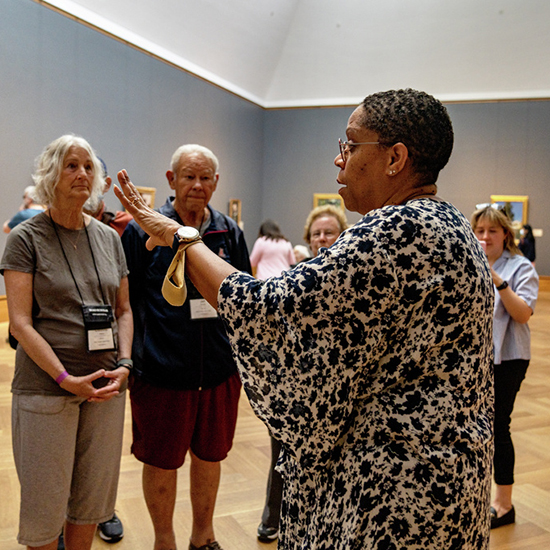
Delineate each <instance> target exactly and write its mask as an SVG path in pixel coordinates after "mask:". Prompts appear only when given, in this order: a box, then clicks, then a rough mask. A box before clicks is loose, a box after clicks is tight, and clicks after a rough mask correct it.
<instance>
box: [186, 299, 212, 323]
mask: <svg viewBox="0 0 550 550" xmlns="http://www.w3.org/2000/svg"><path fill="white" fill-rule="evenodd" d="M189 306H190V308H191V319H193V320H195V319H216V318H217V317H218V312H217V311H216V309H215V308H213V307H212V306H211V305H210V304H209V303H208V302H207V301H206V300H205V299H204V298H200V299H199V298H197V299H194V300H189Z"/></svg>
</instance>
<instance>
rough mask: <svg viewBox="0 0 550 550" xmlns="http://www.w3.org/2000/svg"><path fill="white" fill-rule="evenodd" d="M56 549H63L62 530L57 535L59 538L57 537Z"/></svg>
mask: <svg viewBox="0 0 550 550" xmlns="http://www.w3.org/2000/svg"><path fill="white" fill-rule="evenodd" d="M57 550H65V540H64V539H63V531H61V535H59V538H58V539H57Z"/></svg>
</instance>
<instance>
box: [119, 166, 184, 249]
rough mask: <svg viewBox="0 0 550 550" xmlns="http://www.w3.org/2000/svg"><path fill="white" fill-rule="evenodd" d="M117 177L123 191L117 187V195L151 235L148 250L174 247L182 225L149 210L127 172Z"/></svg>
mask: <svg viewBox="0 0 550 550" xmlns="http://www.w3.org/2000/svg"><path fill="white" fill-rule="evenodd" d="M117 177H118V182H119V183H120V187H121V189H122V191H121V190H120V189H119V188H118V187H117V186H116V185H115V188H114V191H115V195H116V196H117V197H118V199H119V200H120V202H121V203H122V204H123V205H124V207H125V208H126V210H128V212H130V214H132V216H133V217H134V220H136V222H137V223H138V225H139V226H140V227H141V228H142V229H143V230H144V231H145V232H146V233H147V234H148V235H149V237H150V238H149V240H148V241H147V243H146V246H147V249H148V250H152V249H153V248H155V246H172V243H173V241H174V235H175V233H176V231H177V230H178V229H179V228H180V227H181V225H180V224H179V223H178V222H176V221H174V220H171V219H170V218H167V217H166V216H163V215H162V214H160V213H159V212H156V211H155V210H153V209H152V208H149V207H148V206H147V205H146V204H145V201H144V200H143V197H142V196H141V194H140V192H139V191H138V190H137V189H136V187H135V185H134V184H133V183H132V182H131V181H130V177H129V176H128V173H127V172H126V170H121V171H120V172H119V173H118V174H117Z"/></svg>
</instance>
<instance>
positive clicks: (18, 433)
mask: <svg viewBox="0 0 550 550" xmlns="http://www.w3.org/2000/svg"><path fill="white" fill-rule="evenodd" d="M33 179H34V180H35V182H36V190H35V193H36V198H37V200H38V201H39V202H40V203H41V204H44V205H46V206H47V210H46V211H45V212H42V213H41V214H37V215H36V216H34V217H33V218H31V219H29V220H28V221H26V222H25V223H22V224H20V225H18V226H17V227H15V228H14V229H13V231H11V233H10V234H9V237H8V241H7V244H6V248H5V251H4V256H3V258H2V262H1V264H0V270H1V272H2V273H3V275H4V277H5V281H6V294H7V298H8V309H9V316H10V329H11V332H12V333H13V335H14V337H15V338H16V339H17V340H18V342H19V344H18V347H17V353H16V357H15V374H14V379H13V382H12V393H13V399H12V424H13V454H14V459H15V465H16V468H17V475H18V478H19V482H20V484H21V506H20V517H19V535H18V541H19V543H20V544H23V545H26V546H27V547H28V548H35V549H37V548H39V549H43V550H55V549H56V548H57V546H58V537H59V535H60V534H61V532H62V530H63V529H64V535H65V546H66V548H67V550H89V549H90V548H91V546H92V541H93V538H94V534H95V532H96V526H97V524H98V523H101V522H105V521H107V520H110V519H111V518H112V517H113V515H114V507H115V499H116V492H117V485H118V476H119V466H120V456H121V451H122V432H123V424H124V401H125V394H126V392H125V390H126V379H127V378H128V375H129V373H130V369H131V367H132V360H131V359H130V353H131V349H132V335H133V321H132V311H131V309H130V301H129V297H128V277H127V275H128V269H127V267H126V260H125V256H124V251H123V250H122V245H121V243H120V238H119V236H118V234H117V233H116V232H115V231H114V230H113V229H111V228H110V227H107V226H106V225H104V224H103V223H101V222H99V221H97V220H95V219H94V218H92V217H91V216H89V215H87V214H85V213H84V211H83V207H84V204H85V203H86V202H88V201H90V202H91V203H93V202H95V201H97V199H98V197H99V195H100V193H101V192H102V190H103V186H104V185H105V181H104V179H103V177H102V168H101V164H100V161H99V160H98V158H97V156H96V155H95V153H94V151H93V150H92V148H91V147H90V145H89V144H88V142H87V141H86V140H84V139H82V138H79V137H76V136H72V135H66V136H62V137H60V138H59V139H56V140H55V141H53V142H52V143H50V144H49V145H48V146H47V147H46V149H45V150H44V151H43V153H42V154H41V155H40V157H39V158H38V161H37V169H36V172H35V174H34V176H33ZM98 321H99V322H98Z"/></svg>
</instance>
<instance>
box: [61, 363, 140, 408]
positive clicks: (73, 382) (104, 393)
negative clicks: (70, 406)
mask: <svg viewBox="0 0 550 550" xmlns="http://www.w3.org/2000/svg"><path fill="white" fill-rule="evenodd" d="M128 374H129V371H128V369H127V368H125V367H120V368H118V369H115V370H112V371H106V370H105V369H100V370H97V371H95V372H92V373H91V374H88V375H86V376H72V375H69V376H67V377H66V378H65V379H64V380H63V381H62V382H61V384H60V386H61V387H62V388H63V389H64V390H67V391H69V392H71V393H72V394H74V395H77V396H78V397H85V398H86V399H87V400H88V401H90V402H94V403H99V402H102V401H108V400H109V399H111V398H112V397H115V396H116V395H118V394H119V393H120V388H121V386H122V383H123V382H124V380H126V378H128ZM101 378H106V379H107V383H106V384H105V385H104V386H103V387H101V388H96V387H95V386H94V384H93V383H94V382H95V381H96V380H99V379H101Z"/></svg>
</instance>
